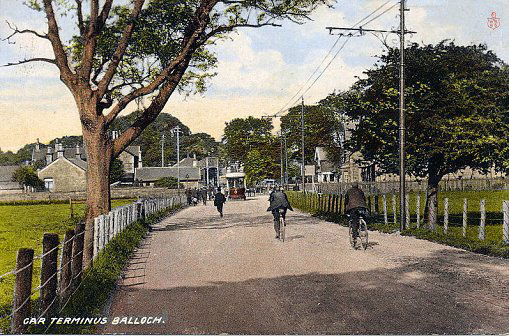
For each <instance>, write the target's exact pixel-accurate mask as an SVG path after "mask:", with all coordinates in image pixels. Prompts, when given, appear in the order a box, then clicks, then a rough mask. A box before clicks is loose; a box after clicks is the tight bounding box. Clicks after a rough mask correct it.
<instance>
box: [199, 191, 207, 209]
mask: <svg viewBox="0 0 509 336" xmlns="http://www.w3.org/2000/svg"><path fill="white" fill-rule="evenodd" d="M200 194H201V200H202V202H203V205H207V187H203V188H202V189H201V190H200Z"/></svg>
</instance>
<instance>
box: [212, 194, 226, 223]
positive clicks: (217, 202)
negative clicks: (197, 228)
mask: <svg viewBox="0 0 509 336" xmlns="http://www.w3.org/2000/svg"><path fill="white" fill-rule="evenodd" d="M225 202H226V197H225V196H224V195H223V193H222V192H221V187H219V188H217V193H216V194H215V195H214V206H215V207H216V208H217V211H218V212H219V216H220V217H223V205H224V203H225Z"/></svg>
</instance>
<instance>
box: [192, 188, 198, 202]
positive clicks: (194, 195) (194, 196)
mask: <svg viewBox="0 0 509 336" xmlns="http://www.w3.org/2000/svg"><path fill="white" fill-rule="evenodd" d="M191 196H192V201H193V205H196V204H198V197H200V194H199V193H198V190H197V189H196V188H193V190H192V191H191Z"/></svg>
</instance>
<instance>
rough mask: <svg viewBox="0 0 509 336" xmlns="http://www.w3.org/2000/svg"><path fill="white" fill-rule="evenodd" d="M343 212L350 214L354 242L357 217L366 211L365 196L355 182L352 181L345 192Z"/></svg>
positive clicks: (356, 233)
mask: <svg viewBox="0 0 509 336" xmlns="http://www.w3.org/2000/svg"><path fill="white" fill-rule="evenodd" d="M345 213H346V214H347V215H349V216H350V220H351V221H352V238H353V241H354V242H355V241H356V240H357V236H358V231H359V217H360V216H361V215H367V213H368V206H367V204H366V196H364V192H363V191H362V190H361V189H360V188H359V183H357V182H354V183H352V187H351V188H350V189H349V190H348V191H347V192H346V196H345Z"/></svg>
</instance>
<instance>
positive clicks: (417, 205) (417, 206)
mask: <svg viewBox="0 0 509 336" xmlns="http://www.w3.org/2000/svg"><path fill="white" fill-rule="evenodd" d="M415 214H416V219H415V221H416V222H417V228H420V227H421V194H420V193H419V191H417V199H416V200H415Z"/></svg>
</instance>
